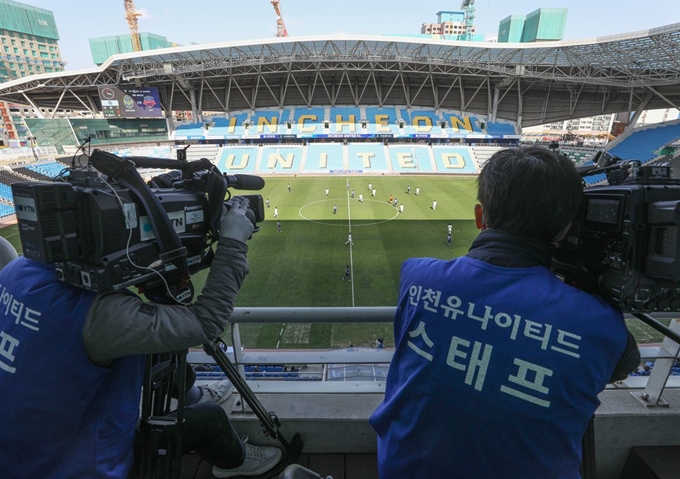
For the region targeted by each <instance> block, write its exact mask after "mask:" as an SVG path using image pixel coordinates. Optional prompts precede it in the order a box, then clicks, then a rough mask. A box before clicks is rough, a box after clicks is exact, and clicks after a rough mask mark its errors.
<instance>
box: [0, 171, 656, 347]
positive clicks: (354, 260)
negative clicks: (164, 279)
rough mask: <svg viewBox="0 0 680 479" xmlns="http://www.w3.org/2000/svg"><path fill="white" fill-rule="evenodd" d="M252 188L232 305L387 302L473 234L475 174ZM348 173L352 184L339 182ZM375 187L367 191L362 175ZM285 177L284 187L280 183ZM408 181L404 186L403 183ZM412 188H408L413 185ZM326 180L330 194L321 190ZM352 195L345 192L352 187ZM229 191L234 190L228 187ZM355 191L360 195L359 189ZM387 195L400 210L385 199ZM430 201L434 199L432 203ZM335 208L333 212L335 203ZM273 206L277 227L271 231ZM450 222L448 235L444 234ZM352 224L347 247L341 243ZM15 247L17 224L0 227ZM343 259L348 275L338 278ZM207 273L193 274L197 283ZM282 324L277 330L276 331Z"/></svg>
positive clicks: (316, 333) (325, 337)
mask: <svg viewBox="0 0 680 479" xmlns="http://www.w3.org/2000/svg"><path fill="white" fill-rule="evenodd" d="M265 180H266V186H265V188H264V189H263V190H262V191H260V193H261V194H262V196H263V197H265V198H269V201H270V208H268V209H266V219H265V221H264V222H263V223H262V224H261V229H260V231H259V232H258V233H256V234H254V235H253V238H252V239H251V240H250V241H249V247H250V250H249V253H248V259H249V262H250V266H251V271H250V274H249V275H248V277H247V278H246V281H245V283H244V285H243V288H242V289H241V292H240V293H239V297H238V302H237V306H252V307H255V306H270V307H271V306H281V307H283V306H299V307H307V306H319V307H323V306H346V307H351V306H393V305H395V304H396V301H397V293H398V287H399V273H400V268H401V264H402V262H403V261H404V260H405V259H406V258H410V257H418V256H429V257H435V258H445V259H450V258H453V257H456V256H461V255H464V254H465V253H466V252H467V250H468V248H469V246H470V243H471V242H472V240H473V239H474V238H475V236H476V235H477V234H478V230H477V229H476V228H475V225H474V219H473V207H474V204H475V202H476V199H475V195H476V180H475V179H474V178H450V177H443V178H433V177H406V178H403V177H394V176H389V177H359V176H352V177H325V178H293V177H283V178H281V177H268V178H266V179H265ZM348 182H349V185H350V190H348V189H347V183H348ZM369 183H371V184H372V187H373V188H375V189H376V196H375V197H373V196H372V195H371V193H370V191H369V189H368V184H369ZM288 184H290V185H291V191H290V192H288V189H287V185H288ZM408 186H411V192H410V194H407V193H406V191H407V187H408ZM417 187H419V188H420V194H419V195H418V196H416V195H415V190H416V188H417ZM326 188H328V189H329V193H328V196H326V194H325V190H326ZM352 189H353V190H354V192H355V198H354V199H351V198H350V192H351V190H352ZM232 193H234V194H236V193H239V192H238V191H232ZM360 194H362V195H363V200H364V201H363V203H361V202H359V195H360ZM390 195H394V196H395V197H396V198H397V199H398V200H399V203H400V204H402V203H403V205H404V213H403V214H402V213H399V212H398V210H397V209H396V208H395V207H394V206H390V205H389V204H388V200H389V196H390ZM433 200H436V201H437V208H436V210H432V208H431V206H432V202H433ZM334 205H335V206H337V214H333V206H334ZM274 208H278V210H279V219H280V220H281V226H282V230H283V231H282V232H281V233H279V232H277V229H276V219H275V218H274V217H273V216H274ZM449 222H450V223H451V224H452V226H453V235H452V236H453V244H452V245H451V246H450V247H449V246H448V244H447V241H446V236H447V228H446V227H447V225H448V223H449ZM350 228H351V232H352V237H353V241H354V246H353V247H352V248H350V246H349V245H347V244H345V242H346V241H347V237H348V233H349V232H350ZM0 234H2V235H3V236H4V237H6V238H7V239H9V240H10V241H11V242H12V244H14V246H15V247H16V248H17V250H19V251H20V248H21V244H20V241H19V235H18V233H17V228H16V226H10V227H7V228H4V229H2V230H0ZM347 265H350V266H351V270H352V282H348V281H344V280H343V279H342V278H343V277H344V273H345V267H346V266H347ZM205 274H206V272H202V273H200V274H198V275H196V276H195V277H194V284H195V285H196V287H197V289H198V290H200V288H201V287H202V285H203V282H204V281H205ZM629 327H630V328H631V330H632V331H633V334H634V335H635V336H636V338H637V339H638V341H639V342H640V343H648V342H658V341H660V340H661V335H660V334H658V333H656V331H654V330H653V329H651V328H649V327H648V326H646V325H644V324H642V323H641V322H639V321H637V320H629ZM282 329H283V334H281V331H282ZM240 331H241V339H242V343H243V345H244V346H245V347H247V348H251V349H253V348H255V349H259V348H261V349H269V348H275V347H276V346H277V344H278V347H280V348H295V349H300V348H314V349H326V348H345V347H348V346H349V345H350V344H352V345H354V346H373V345H374V342H375V339H376V338H377V337H384V338H385V343H386V345H387V346H388V347H389V346H392V345H393V337H392V326H391V324H382V323H380V324H375V323H372V324H311V325H302V324H288V325H285V326H284V327H283V328H282V325H281V324H266V325H241V327H240Z"/></svg>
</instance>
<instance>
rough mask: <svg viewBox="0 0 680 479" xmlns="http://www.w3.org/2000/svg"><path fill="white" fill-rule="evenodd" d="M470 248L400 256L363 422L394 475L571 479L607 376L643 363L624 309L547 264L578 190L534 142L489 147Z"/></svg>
mask: <svg viewBox="0 0 680 479" xmlns="http://www.w3.org/2000/svg"><path fill="white" fill-rule="evenodd" d="M477 198H478V200H479V202H480V204H478V205H476V206H475V210H474V213H475V219H476V224H477V227H478V228H480V229H481V230H482V232H481V233H480V234H479V236H478V237H477V238H476V239H475V240H474V241H473V243H472V246H471V248H470V250H469V252H468V254H467V255H466V256H463V257H460V258H456V259H453V260H451V261H444V260H439V259H431V258H412V259H409V260H407V261H406V262H405V263H404V264H403V266H402V270H401V285H400V291H399V304H398V308H397V312H396V315H395V320H394V322H395V324H394V331H395V342H396V349H395V353H394V357H393V359H392V364H391V366H390V369H389V373H388V376H387V383H386V391H385V399H384V401H383V403H382V404H381V405H380V406H379V407H378V408H377V410H376V411H375V412H374V413H373V415H372V417H371V419H370V423H371V425H372V426H373V428H374V429H375V430H376V432H377V435H378V469H379V472H380V477H381V479H390V478H403V477H409V478H432V477H456V478H491V477H503V478H505V479H511V478H516V479H529V478H548V477H549V478H553V479H556V478H557V479H559V478H577V477H581V476H580V473H579V467H580V464H581V455H582V451H581V449H582V447H581V444H582V439H583V436H584V433H585V431H586V429H587V426H588V422H589V420H590V418H591V417H592V416H593V414H594V412H595V410H596V409H597V407H598V405H599V400H598V394H599V393H600V392H601V391H602V390H603V389H604V387H605V385H606V384H607V383H609V382H613V381H616V380H621V379H623V378H625V377H626V376H627V375H628V373H629V372H631V371H633V370H634V369H635V368H636V367H637V366H638V365H639V362H640V356H639V351H638V349H637V344H636V343H635V340H634V339H633V337H632V335H630V333H629V332H628V331H627V329H626V325H625V322H624V319H623V314H622V313H621V311H620V310H618V309H616V308H614V307H612V306H610V305H609V304H607V303H606V302H605V301H604V300H603V299H601V298H600V297H598V296H594V295H591V294H588V293H586V292H584V291H581V290H578V289H576V288H573V287H571V286H568V285H566V284H565V283H563V282H562V281H561V280H560V279H559V278H557V277H556V276H555V275H554V274H553V273H552V272H551V271H550V269H549V266H550V259H551V254H550V244H551V243H552V242H554V241H557V240H558V239H560V238H561V237H563V236H564V235H565V234H566V232H567V230H568V228H569V226H570V224H571V222H572V221H573V219H574V218H575V217H576V214H577V211H578V208H579V203H580V201H581V198H582V183H581V178H580V177H579V175H578V174H577V172H576V169H575V167H574V165H573V163H572V162H571V161H570V160H568V159H567V158H565V157H563V156H559V155H558V154H556V153H553V152H550V151H549V150H546V149H543V148H536V147H533V148H528V149H521V148H509V149H504V150H501V151H499V152H497V153H495V154H494V155H493V157H491V158H490V159H489V160H488V161H487V162H486V163H485V164H484V167H483V169H482V171H481V173H480V175H479V178H478V196H477Z"/></svg>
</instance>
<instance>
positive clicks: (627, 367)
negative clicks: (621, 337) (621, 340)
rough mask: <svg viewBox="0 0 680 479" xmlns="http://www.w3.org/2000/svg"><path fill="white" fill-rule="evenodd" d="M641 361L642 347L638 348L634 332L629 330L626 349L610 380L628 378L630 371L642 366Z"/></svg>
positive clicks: (611, 381)
mask: <svg viewBox="0 0 680 479" xmlns="http://www.w3.org/2000/svg"><path fill="white" fill-rule="evenodd" d="M640 361H641V358H640V348H638V344H637V341H635V337H634V336H633V334H632V333H631V332H630V331H628V339H627V342H626V349H625V350H624V351H623V354H622V355H621V358H620V359H619V362H618V363H617V364H616V367H615V368H614V373H613V374H612V377H611V379H610V380H609V382H610V383H614V382H616V381H623V380H624V379H626V378H627V377H628V375H629V374H630V373H632V372H633V371H635V370H636V369H637V368H638V366H640Z"/></svg>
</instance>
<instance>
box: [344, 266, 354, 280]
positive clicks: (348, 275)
mask: <svg viewBox="0 0 680 479" xmlns="http://www.w3.org/2000/svg"><path fill="white" fill-rule="evenodd" d="M342 280H343V281H344V280H347V281H352V278H351V277H350V274H349V265H347V267H346V268H345V276H343V278H342Z"/></svg>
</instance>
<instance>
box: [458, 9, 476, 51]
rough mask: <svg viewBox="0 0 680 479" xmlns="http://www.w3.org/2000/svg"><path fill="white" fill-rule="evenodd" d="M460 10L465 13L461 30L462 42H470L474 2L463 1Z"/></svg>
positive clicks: (473, 18)
mask: <svg viewBox="0 0 680 479" xmlns="http://www.w3.org/2000/svg"><path fill="white" fill-rule="evenodd" d="M460 9H461V10H463V11H464V12H465V20H464V22H465V28H464V29H463V37H462V40H464V41H466V42H469V41H472V27H473V26H474V25H473V23H474V20H475V0H463V3H461V4H460Z"/></svg>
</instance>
